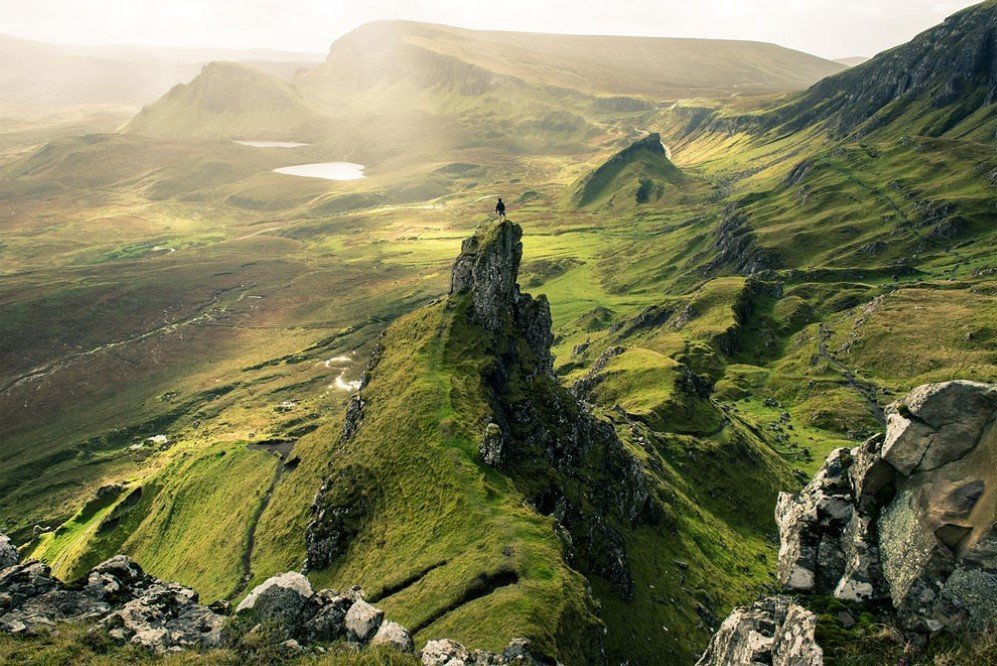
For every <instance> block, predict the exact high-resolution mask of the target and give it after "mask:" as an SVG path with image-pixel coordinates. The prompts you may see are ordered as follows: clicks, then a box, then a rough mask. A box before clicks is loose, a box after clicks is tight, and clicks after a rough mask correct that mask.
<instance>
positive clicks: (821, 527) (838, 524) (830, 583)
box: [775, 449, 854, 593]
mask: <svg viewBox="0 0 997 666" xmlns="http://www.w3.org/2000/svg"><path fill="white" fill-rule="evenodd" d="M851 464H852V457H851V453H850V452H849V451H848V449H836V450H834V451H833V452H831V454H830V455H829V456H828V458H827V460H826V461H825V463H824V466H823V467H821V469H820V471H819V472H817V475H816V476H815V477H814V478H813V480H812V481H811V482H810V483H809V484H807V485H806V487H804V489H803V490H802V491H800V492H799V493H798V494H796V495H792V494H790V493H780V494H779V498H778V500H777V503H776V510H775V517H776V523H778V525H779V539H780V546H779V565H778V576H779V581H780V582H781V583H782V584H783V585H784V586H785V587H787V588H789V589H792V590H797V591H800V592H814V591H816V592H822V593H829V592H831V591H833V590H834V588H835V586H836V585H837V583H838V580H839V579H840V578H841V575H842V573H843V572H844V569H845V555H844V549H843V548H842V546H841V542H840V540H841V535H842V533H843V532H844V530H845V527H846V526H847V525H848V524H849V522H850V521H851V520H852V516H853V513H854V509H853V503H852V498H851V486H850V483H849V478H848V473H847V472H848V468H849V467H850V466H851Z"/></svg>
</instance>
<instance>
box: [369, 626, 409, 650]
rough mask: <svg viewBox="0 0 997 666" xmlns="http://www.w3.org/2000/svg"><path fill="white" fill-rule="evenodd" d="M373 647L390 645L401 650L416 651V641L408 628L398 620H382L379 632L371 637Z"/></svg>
mask: <svg viewBox="0 0 997 666" xmlns="http://www.w3.org/2000/svg"><path fill="white" fill-rule="evenodd" d="M370 644H371V646H372V647H375V646H383V647H389V648H392V649H394V650H398V651H399V652H414V651H415V643H413V642H412V636H411V635H409V632H408V630H406V629H405V627H403V626H402V625H400V624H398V623H397V622H390V621H389V622H382V623H381V626H380V627H378V629H377V633H376V634H374V637H373V638H372V639H370Z"/></svg>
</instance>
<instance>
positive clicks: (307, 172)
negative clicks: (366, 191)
mask: <svg viewBox="0 0 997 666" xmlns="http://www.w3.org/2000/svg"><path fill="white" fill-rule="evenodd" d="M273 171H274V173H283V174H287V175H288V176H304V177H305V178H324V179H325V180H360V179H361V178H364V177H366V176H365V174H364V165H362V164H354V163H353V162H319V163H318V164H298V165H297V166H288V167H280V168H279V169H274V170H273Z"/></svg>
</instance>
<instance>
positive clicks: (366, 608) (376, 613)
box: [345, 599, 384, 643]
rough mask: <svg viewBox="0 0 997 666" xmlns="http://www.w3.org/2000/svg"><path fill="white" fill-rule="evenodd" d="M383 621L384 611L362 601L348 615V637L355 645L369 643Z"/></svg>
mask: <svg viewBox="0 0 997 666" xmlns="http://www.w3.org/2000/svg"><path fill="white" fill-rule="evenodd" d="M383 620H384V611H383V610H381V609H379V608H375V607H374V606H371V605H370V604H369V603H367V602H366V601H364V600H363V599H360V600H358V601H357V602H356V603H354V604H353V605H352V606H350V610H349V611H348V612H347V613H346V618H345V623H346V636H347V637H348V638H349V639H350V640H351V641H353V642H355V643H367V642H368V641H370V639H372V638H373V637H374V634H376V633H377V630H378V629H379V628H380V626H381V622H382V621H383Z"/></svg>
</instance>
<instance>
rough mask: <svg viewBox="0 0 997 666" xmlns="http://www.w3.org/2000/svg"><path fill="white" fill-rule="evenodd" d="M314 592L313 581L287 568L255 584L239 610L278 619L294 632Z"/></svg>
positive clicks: (278, 621)
mask: <svg viewBox="0 0 997 666" xmlns="http://www.w3.org/2000/svg"><path fill="white" fill-rule="evenodd" d="M313 594H314V591H313V590H312V584H311V583H310V582H308V579H307V578H306V577H305V576H303V575H301V574H300V573H298V572H296V571H286V572H284V573H282V574H278V575H276V576H271V577H270V578H268V579H266V580H265V581H263V582H262V583H260V584H259V585H257V586H256V587H255V588H253V591H252V592H250V593H249V594H248V595H247V596H246V598H245V599H243V600H242V602H240V603H239V605H238V606H237V607H236V609H235V611H236V613H237V614H239V615H251V616H252V617H253V619H255V620H257V621H264V620H268V621H271V622H276V623H277V624H279V625H280V626H281V627H283V628H284V629H285V630H286V631H288V632H293V631H295V630H296V629H297V626H298V624H299V623H300V618H301V612H302V610H304V608H305V605H306V604H307V603H308V601H309V599H311V598H312V595H313Z"/></svg>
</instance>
